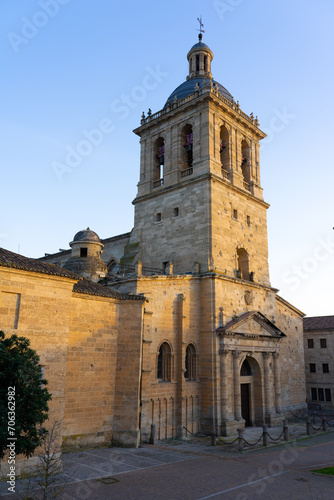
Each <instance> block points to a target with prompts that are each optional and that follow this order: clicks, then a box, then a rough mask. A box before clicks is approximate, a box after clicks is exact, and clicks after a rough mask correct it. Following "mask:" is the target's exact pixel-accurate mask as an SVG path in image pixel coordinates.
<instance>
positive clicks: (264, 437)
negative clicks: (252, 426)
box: [262, 424, 268, 446]
mask: <svg viewBox="0 0 334 500" xmlns="http://www.w3.org/2000/svg"><path fill="white" fill-rule="evenodd" d="M262 428H263V446H268V431H267V424H263V426H262Z"/></svg>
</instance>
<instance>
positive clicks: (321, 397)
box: [318, 389, 325, 401]
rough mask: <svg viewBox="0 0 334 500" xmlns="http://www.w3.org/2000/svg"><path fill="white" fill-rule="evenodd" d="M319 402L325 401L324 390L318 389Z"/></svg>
mask: <svg viewBox="0 0 334 500" xmlns="http://www.w3.org/2000/svg"><path fill="white" fill-rule="evenodd" d="M318 400H319V401H324V400H325V399H324V390H323V389H318Z"/></svg>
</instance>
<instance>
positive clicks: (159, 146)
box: [153, 137, 165, 187]
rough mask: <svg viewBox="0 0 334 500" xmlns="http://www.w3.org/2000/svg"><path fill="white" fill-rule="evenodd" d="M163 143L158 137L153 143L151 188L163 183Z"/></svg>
mask: <svg viewBox="0 0 334 500" xmlns="http://www.w3.org/2000/svg"><path fill="white" fill-rule="evenodd" d="M164 164H165V141H164V139H163V138H162V137H159V138H158V139H157V140H156V141H155V143H154V166H153V169H154V170H153V187H158V186H162V185H163V183H164Z"/></svg>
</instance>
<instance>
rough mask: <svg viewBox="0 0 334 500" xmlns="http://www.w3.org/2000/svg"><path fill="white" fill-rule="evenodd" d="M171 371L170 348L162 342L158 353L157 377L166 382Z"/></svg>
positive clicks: (169, 378)
mask: <svg viewBox="0 0 334 500" xmlns="http://www.w3.org/2000/svg"><path fill="white" fill-rule="evenodd" d="M171 372H172V370H171V350H170V346H169V345H168V344H167V342H164V343H163V344H161V346H160V349H159V354H158V366H157V378H158V379H160V380H162V381H164V382H168V381H170V380H171Z"/></svg>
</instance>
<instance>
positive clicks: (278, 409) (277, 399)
mask: <svg viewBox="0 0 334 500" xmlns="http://www.w3.org/2000/svg"><path fill="white" fill-rule="evenodd" d="M273 358H274V376H275V406H276V413H281V380H280V368H279V361H278V358H279V352H277V351H276V352H274V353H273Z"/></svg>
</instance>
